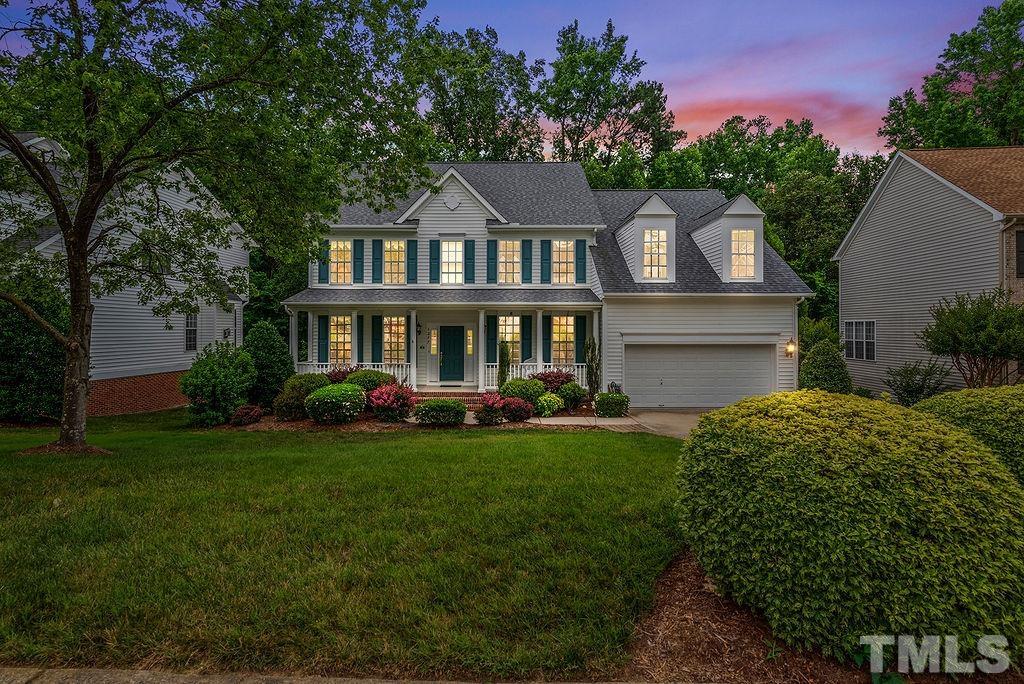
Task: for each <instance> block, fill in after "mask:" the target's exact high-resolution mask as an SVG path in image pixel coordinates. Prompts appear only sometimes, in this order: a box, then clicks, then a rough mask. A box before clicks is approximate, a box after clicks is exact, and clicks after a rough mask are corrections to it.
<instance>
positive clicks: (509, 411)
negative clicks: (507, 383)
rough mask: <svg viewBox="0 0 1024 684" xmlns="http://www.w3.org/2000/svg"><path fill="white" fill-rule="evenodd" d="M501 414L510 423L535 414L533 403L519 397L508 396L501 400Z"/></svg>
mask: <svg viewBox="0 0 1024 684" xmlns="http://www.w3.org/2000/svg"><path fill="white" fill-rule="evenodd" d="M501 415H503V416H504V417H505V420H507V421H508V422H510V423H521V422H523V421H524V420H528V419H529V418H530V416H532V415H533V404H531V403H530V402H528V401H526V400H525V399H520V398H519V397H506V398H504V399H502V400H501Z"/></svg>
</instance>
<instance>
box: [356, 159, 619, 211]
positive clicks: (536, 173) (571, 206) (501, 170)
mask: <svg viewBox="0 0 1024 684" xmlns="http://www.w3.org/2000/svg"><path fill="white" fill-rule="evenodd" d="M450 167H454V168H455V170H456V171H458V172H459V174H460V175H461V176H462V177H463V178H465V179H466V181H467V182H468V183H469V184H470V185H472V186H473V188H474V189H475V190H476V191H477V192H479V193H480V194H481V195H482V196H483V197H484V198H485V199H486V200H487V201H488V202H489V203H490V204H491V206H493V207H494V208H495V209H497V210H498V212H499V213H500V214H501V215H502V216H504V217H505V219H506V220H508V221H509V222H510V223H519V224H521V225H527V226H534V225H536V226H595V225H601V224H603V223H604V220H603V219H602V218H601V212H600V211H599V210H598V207H597V203H596V202H595V201H594V197H593V194H592V192H591V190H590V185H589V184H588V183H587V177H586V175H585V174H584V173H583V167H582V166H580V165H579V164H578V163H575V162H573V163H569V162H566V163H557V162H544V163H538V162H474V163H458V164H430V168H431V170H432V171H434V173H436V174H437V175H438V176H440V175H441V174H443V173H444V172H445V171H447V170H448V169H449V168H450ZM423 190H424V189H423V188H420V189H417V190H416V191H414V192H412V193H410V194H409V196H408V197H405V198H403V199H402V200H400V201H399V202H397V204H396V207H395V209H394V210H392V211H385V212H382V213H377V212H375V211H374V210H373V209H371V208H370V207H368V206H366V205H365V204H356V205H351V206H347V207H343V208H342V210H341V212H340V216H341V218H340V223H342V224H344V225H367V226H376V225H380V226H384V225H389V224H392V223H394V222H395V220H397V219H398V218H399V217H401V215H402V214H404V213H405V211H406V210H407V209H408V208H409V207H410V206H412V205H413V203H414V202H415V201H416V200H417V199H419V198H420V196H421V195H422V194H423Z"/></svg>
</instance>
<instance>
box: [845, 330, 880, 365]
mask: <svg viewBox="0 0 1024 684" xmlns="http://www.w3.org/2000/svg"><path fill="white" fill-rule="evenodd" d="M843 348H844V351H845V356H846V358H848V359H857V360H860V361H874V360H875V322H874V321H846V322H845V323H844V325H843Z"/></svg>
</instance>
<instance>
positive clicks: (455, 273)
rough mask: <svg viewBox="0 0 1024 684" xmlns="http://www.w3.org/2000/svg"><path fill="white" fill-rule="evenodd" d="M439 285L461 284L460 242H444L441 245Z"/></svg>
mask: <svg viewBox="0 0 1024 684" xmlns="http://www.w3.org/2000/svg"><path fill="white" fill-rule="evenodd" d="M441 283H442V284H443V285H459V284H461V283H462V240H445V241H444V242H442V243H441Z"/></svg>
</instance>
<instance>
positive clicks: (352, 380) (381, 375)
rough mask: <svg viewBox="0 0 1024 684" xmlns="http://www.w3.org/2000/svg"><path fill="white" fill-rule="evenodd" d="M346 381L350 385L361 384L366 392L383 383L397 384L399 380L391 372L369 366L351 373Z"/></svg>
mask: <svg viewBox="0 0 1024 684" xmlns="http://www.w3.org/2000/svg"><path fill="white" fill-rule="evenodd" d="M345 382H347V383H348V384H350V385H359V386H360V387H362V388H363V390H364V391H366V392H372V391H373V390H375V389H377V388H378V387H380V386H381V385H396V384H398V380H397V379H396V378H395V376H394V375H392V374H391V373H385V372H384V371H378V370H370V369H368V368H361V369H359V370H357V371H354V372H352V373H349V375H348V377H347V378H345Z"/></svg>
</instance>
